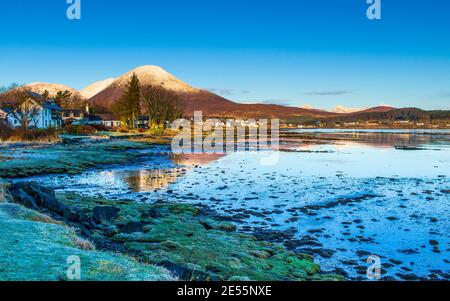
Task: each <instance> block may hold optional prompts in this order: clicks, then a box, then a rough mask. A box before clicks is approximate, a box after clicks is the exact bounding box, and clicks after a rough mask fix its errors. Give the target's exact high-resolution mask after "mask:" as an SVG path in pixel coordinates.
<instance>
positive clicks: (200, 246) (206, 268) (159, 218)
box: [7, 183, 344, 281]
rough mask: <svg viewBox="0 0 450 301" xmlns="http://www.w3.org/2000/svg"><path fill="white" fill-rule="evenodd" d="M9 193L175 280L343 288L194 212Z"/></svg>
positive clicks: (24, 190)
mask: <svg viewBox="0 0 450 301" xmlns="http://www.w3.org/2000/svg"><path fill="white" fill-rule="evenodd" d="M7 189H8V191H9V193H8V194H9V195H11V197H12V200H10V202H9V203H16V204H20V205H21V206H25V207H27V208H29V209H32V210H33V211H35V212H40V213H39V214H45V215H47V216H49V218H51V219H52V220H55V221H58V222H59V223H63V224H64V225H67V226H70V227H74V228H75V229H77V233H79V235H81V237H83V239H87V240H86V241H87V242H86V243H85V244H87V245H89V242H92V243H93V244H94V245H95V246H96V247H97V248H98V249H99V250H101V251H102V252H104V251H107V252H111V251H113V252H115V253H118V254H126V255H128V256H131V257H132V258H135V259H136V260H137V261H138V262H141V263H145V264H150V265H153V266H160V267H162V268H164V269H166V270H168V271H169V272H170V274H171V275H173V276H174V277H176V278H177V279H180V280H226V281H233V280H234V281H236V280H259V281H281V280H291V281H292V280H294V281H298V280H344V278H343V277H342V276H338V275H327V274H322V273H321V271H320V267H319V266H318V265H317V264H315V263H314V262H313V259H312V257H311V256H310V255H306V254H295V253H293V252H290V251H287V250H286V249H285V248H284V247H282V246H281V245H279V244H274V243H270V242H266V241H261V240H258V239H256V238H255V237H254V236H251V235H248V234H243V233H240V232H237V231H236V227H235V226H234V225H233V224H230V223H228V222H224V221H223V220H221V219H220V218H219V217H218V215H216V216H215V217H214V214H211V211H209V210H208V212H205V211H204V210H202V209H201V208H199V207H196V206H194V205H187V204H179V203H165V202H156V203H154V204H143V203H138V202H134V201H131V200H130V201H115V200H106V199H100V198H88V197H81V196H79V195H74V194H71V195H68V194H64V195H61V194H54V192H53V191H52V190H50V189H47V188H44V187H41V186H39V185H38V184H35V183H22V184H19V185H16V184H13V185H11V186H9V187H8V188H7ZM206 251H208V256H206V257H205V254H206V253H205V252H206Z"/></svg>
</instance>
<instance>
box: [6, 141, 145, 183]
mask: <svg viewBox="0 0 450 301" xmlns="http://www.w3.org/2000/svg"><path fill="white" fill-rule="evenodd" d="M149 147H150V145H149V144H148V143H142V142H133V141H128V140H113V141H105V142H96V143H91V142H88V143H73V144H67V145H66V144H53V145H50V146H48V145H34V146H32V147H17V148H14V147H12V148H6V149H3V150H2V151H1V153H0V157H4V158H8V159H5V160H0V177H2V178H24V177H29V176H36V175H45V174H59V173H67V174H77V173H81V172H83V171H85V170H87V169H89V168H94V167H98V166H101V165H110V164H125V163H129V162H133V161H134V160H137V159H139V158H140V156H142V154H140V153H138V152H136V150H140V149H145V148H149ZM133 150H134V151H133Z"/></svg>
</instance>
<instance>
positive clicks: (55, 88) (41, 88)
mask: <svg viewBox="0 0 450 301" xmlns="http://www.w3.org/2000/svg"><path fill="white" fill-rule="evenodd" d="M24 87H25V88H28V89H30V90H31V91H33V92H35V93H38V94H43V93H44V92H45V90H47V91H48V93H49V95H50V97H54V96H55V95H56V93H58V92H59V91H66V90H67V91H69V92H71V93H72V94H76V93H78V91H77V90H76V89H74V88H72V87H69V86H66V85H62V84H54V83H43V82H36V83H31V84H28V85H25V86H24Z"/></svg>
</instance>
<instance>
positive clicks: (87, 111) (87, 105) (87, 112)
mask: <svg viewBox="0 0 450 301" xmlns="http://www.w3.org/2000/svg"><path fill="white" fill-rule="evenodd" d="M86 114H88V115H89V102H87V101H86Z"/></svg>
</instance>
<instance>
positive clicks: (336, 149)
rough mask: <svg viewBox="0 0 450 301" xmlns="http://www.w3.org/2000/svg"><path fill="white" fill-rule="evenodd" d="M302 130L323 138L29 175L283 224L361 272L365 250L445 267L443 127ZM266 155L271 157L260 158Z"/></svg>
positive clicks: (305, 248)
mask: <svg viewBox="0 0 450 301" xmlns="http://www.w3.org/2000/svg"><path fill="white" fill-rule="evenodd" d="M295 132H300V131H298V130H296V131H295ZM301 133H306V134H307V135H308V139H310V136H311V134H313V135H315V136H314V137H316V138H317V139H319V140H320V139H323V138H326V139H325V140H322V144H320V145H311V144H305V145H303V144H298V145H291V146H290V147H289V152H284V151H282V152H276V151H270V152H269V151H264V152H236V153H232V154H229V155H227V156H224V155H214V154H209V155H191V156H185V157H179V158H177V160H173V159H171V158H170V157H169V156H167V155H161V154H156V153H155V156H154V157H152V158H151V159H149V160H147V161H145V162H142V163H140V164H136V165H133V166H126V167H123V166H122V167H114V168H107V169H102V170H91V171H88V172H86V173H84V174H82V175H78V176H66V175H59V176H55V175H51V176H45V177H38V178H35V179H36V180H38V181H43V182H45V184H46V185H50V186H52V187H54V188H56V189H58V190H64V191H73V192H78V193H84V194H88V195H101V196H106V197H110V198H127V199H135V200H140V201H148V202H151V201H155V200H158V199H161V200H171V201H177V202H191V203H202V204H204V205H207V206H208V207H210V208H212V209H215V210H217V211H218V212H220V213H223V214H226V215H230V216H233V217H234V218H235V219H236V220H239V222H237V224H238V226H239V227H240V229H241V230H243V231H249V232H253V231H254V230H255V229H265V230H279V231H282V233H285V234H286V233H288V234H290V236H289V235H287V236H286V237H287V238H288V240H290V242H289V241H288V242H287V244H286V245H288V246H289V247H291V248H292V249H294V250H296V251H300V252H307V253H311V254H313V255H314V257H315V259H316V260H317V261H318V262H320V264H321V266H322V268H323V269H324V270H327V271H333V270H335V269H336V268H338V269H342V270H344V271H345V272H346V273H348V277H352V278H357V277H360V279H362V280H364V279H367V278H365V277H366V269H367V267H368V266H369V264H368V263H367V258H368V256H369V255H376V256H379V257H380V258H381V263H382V273H383V276H384V277H386V276H389V277H394V278H395V279H409V278H411V277H413V276H417V277H426V278H428V279H430V278H434V279H445V278H448V277H449V276H450V275H449V274H450V261H449V260H450V238H449V233H450V222H449V220H450V219H449V218H450V194H449V192H450V191H449V190H450V178H449V176H450V140H449V135H450V133H448V132H445V131H439V132H435V131H426V132H423V131H422V132H420V133H419V132H411V133H408V132H405V131H395V130H389V131H364V132H361V131H357V132H355V131H348V130H346V131H336V130H330V131H324V130H321V131H316V132H314V133H312V131H303V132H301ZM396 145H409V146H420V147H421V148H420V150H399V149H395V148H394V146H396ZM274 155H275V156H276V157H273V156H274ZM270 156H272V157H271V158H272V159H273V158H276V161H275V164H274V165H268V166H267V165H262V164H261V162H263V161H262V160H263V159H265V158H268V157H270ZM302 238H303V239H302ZM285 243H286V241H285Z"/></svg>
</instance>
